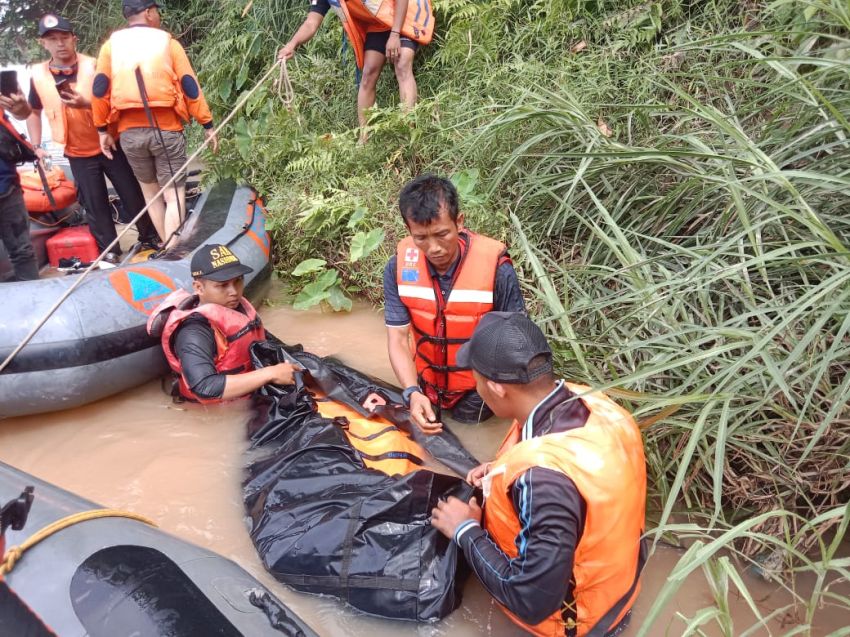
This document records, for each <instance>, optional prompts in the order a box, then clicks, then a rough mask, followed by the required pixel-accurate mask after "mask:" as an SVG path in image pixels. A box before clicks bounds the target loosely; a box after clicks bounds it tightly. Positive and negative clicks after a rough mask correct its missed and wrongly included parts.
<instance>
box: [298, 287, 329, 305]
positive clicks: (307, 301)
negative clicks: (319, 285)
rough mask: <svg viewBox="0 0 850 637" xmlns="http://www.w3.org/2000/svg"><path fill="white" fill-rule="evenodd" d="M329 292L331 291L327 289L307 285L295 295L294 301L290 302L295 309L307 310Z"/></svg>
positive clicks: (327, 295)
mask: <svg viewBox="0 0 850 637" xmlns="http://www.w3.org/2000/svg"><path fill="white" fill-rule="evenodd" d="M308 288H309V289H308ZM330 294H331V293H330V292H329V291H328V290H317V289H315V288H310V287H309V286H307V287H306V288H304V289H303V290H301V292H299V294H298V296H296V297H295V302H294V303H293V304H292V307H293V308H295V309H296V310H309V309H310V308H311V307H314V306H316V305H318V304H319V303H321V302H322V301H324V300H325V299H327V298H328V297H329V296H330Z"/></svg>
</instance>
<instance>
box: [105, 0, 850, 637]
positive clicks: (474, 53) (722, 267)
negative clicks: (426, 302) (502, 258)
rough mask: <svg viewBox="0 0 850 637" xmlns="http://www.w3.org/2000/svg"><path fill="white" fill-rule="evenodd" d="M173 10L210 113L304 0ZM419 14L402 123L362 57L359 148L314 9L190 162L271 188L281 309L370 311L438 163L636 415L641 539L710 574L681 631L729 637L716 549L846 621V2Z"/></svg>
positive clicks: (558, 332)
mask: <svg viewBox="0 0 850 637" xmlns="http://www.w3.org/2000/svg"><path fill="white" fill-rule="evenodd" d="M171 4H172V5H180V7H181V10H179V11H178V10H174V11H173V12H172V14H171V16H170V17H169V19H174V20H175V22H174V24H178V25H192V31H191V33H190V35H192V37H194V38H195V42H194V45H193V50H192V52H193V56H194V60H195V62H196V65H197V67H198V68H199V70H200V73H201V79H202V84H203V85H204V87H205V90H206V92H207V95H208V98H209V99H210V101H211V103H212V105H213V106H214V110H215V111H216V112H217V113H218V114H220V115H223V114H224V113H226V112H228V111H229V110H230V108H231V107H232V106H233V105H234V104H235V103H236V101H237V98H238V96H239V95H240V94H242V93H244V92H245V91H246V90H247V89H249V88H250V87H251V86H252V85H253V83H254V81H255V79H256V78H259V77H260V76H261V75H262V74H263V73H264V72H265V71H266V70H267V69H268V67H269V66H270V64H271V63H272V61H273V59H274V53H275V51H276V49H277V47H278V46H279V45H280V44H282V43H283V42H284V41H285V40H286V38H287V37H288V36H289V35H290V34H291V33H292V32H293V31H294V30H295V28H297V26H298V24H299V23H300V22H301V20H302V19H303V17H304V15H305V12H306V5H307V3H306V2H304V1H303V0H254V1H252V2H248V1H247V0H246V2H241V1H240V2H232V1H226V0H208V1H206V2H204V1H201V0H198V1H196V2H183V3H179V2H174V3H171ZM434 5H435V9H436V11H437V16H438V20H439V24H440V28H439V34H438V37H437V39H436V41H435V42H434V44H433V45H432V46H430V47H428V48H427V49H425V50H424V51H422V53H421V54H420V55H419V56H418V59H417V65H416V72H417V78H418V81H419V88H420V93H421V97H422V99H421V101H420V103H419V104H418V106H417V107H416V109H415V110H414V111H413V112H411V113H405V112H402V111H401V110H400V109H399V108H397V106H396V104H397V102H398V100H397V94H396V84H395V81H394V78H393V77H392V73H391V72H390V71H387V72H385V74H384V78H383V79H382V81H381V84H380V85H379V98H378V99H379V105H380V106H381V108H378V109H375V111H374V112H373V114H372V118H371V122H370V131H369V132H370V138H369V141H368V143H366V144H365V145H358V143H357V142H358V133H357V131H356V130H355V129H354V126H355V124H356V116H355V109H354V100H355V94H356V87H355V84H354V69H353V61H352V55H351V53H350V51H349V52H347V53H346V52H345V47H344V46H343V45H342V34H341V29H340V26H339V23H338V21H337V20H335V19H332V16H329V17H328V19H327V20H326V21H325V25H324V27H323V30H322V31H321V32H320V35H319V36H317V38H316V39H315V40H314V41H313V42H312V43H310V44H309V45H308V46H306V47H305V48H304V49H303V50H301V51H299V53H298V55H297V57H296V59H295V60H294V61H293V63H291V64H290V65H289V69H288V71H289V73H290V75H291V78H292V82H293V85H294V89H295V102H294V105H293V107H292V108H291V109H288V108H285V107H284V105H283V104H282V102H281V100H280V98H279V95H278V93H277V92H276V91H275V90H273V89H272V88H271V87H269V88H268V89H267V90H265V91H263V92H261V93H258V95H257V97H256V98H254V99H252V100H250V101H249V102H248V104H247V106H246V108H245V110H244V111H243V112H242V113H240V115H239V117H238V119H237V120H236V124H235V126H234V128H233V129H232V131H231V133H230V134H229V135H228V136H227V137H228V138H227V140H226V142H225V144H224V148H223V150H222V152H221V153H220V154H219V155H218V156H217V157H215V158H209V166H210V169H211V171H212V173H213V174H214V175H215V176H216V177H217V178H227V177H237V178H240V179H245V180H248V181H250V182H251V183H253V184H255V185H256V186H257V187H258V188H259V189H260V190H261V191H262V192H264V193H266V195H267V198H268V204H269V209H270V210H271V213H272V227H273V230H274V233H275V237H276V240H277V245H278V260H279V261H278V267H279V270H280V272H281V273H282V274H284V275H294V276H293V277H292V279H293V281H294V283H293V285H294V292H296V293H298V296H297V302H298V303H299V304H300V305H303V306H307V305H310V304H312V303H319V302H321V303H328V304H330V305H331V306H333V307H335V308H338V309H339V308H343V309H344V308H345V307H346V305H347V300H346V296H347V295H353V294H362V295H365V296H367V297H368V298H370V299H371V300H372V301H375V302H380V300H381V298H380V297H381V293H380V285H378V284H376V282H377V281H379V280H380V271H381V269H382V267H383V265H384V263H385V261H386V259H387V257H388V256H389V255H390V254H391V252H392V250H393V248H394V245H395V241H396V240H397V239H398V238H399V237H400V236H401V235H402V234H403V227H402V225H401V222H400V218H399V216H398V212H397V209H396V207H395V200H396V196H397V193H398V191H399V189H400V187H401V186H402V185H403V183H404V182H405V181H407V180H408V179H409V178H411V177H412V176H415V175H417V174H419V173H421V172H423V171H426V170H428V171H436V172H439V173H445V174H449V175H451V176H452V178H453V179H454V180H455V182H456V184H457V185H458V187H459V189H460V191H461V195H462V200H463V204H464V209H465V211H466V213H467V219H468V225H469V226H470V227H472V228H473V229H476V230H478V231H481V232H485V233H488V234H491V235H493V236H497V237H499V238H502V239H505V240H507V241H508V243H509V244H510V245H511V248H512V255H513V257H514V260H515V263H516V265H517V268H518V270H519V272H520V273H521V277H522V279H523V282H524V285H525V286H526V290H527V292H528V298H529V299H530V300H531V309H532V310H533V312H534V314H535V316H536V317H537V318H539V319H540V321H541V322H542V324H543V325H545V327H546V329H547V331H548V333H549V335H550V336H551V338H552V340H553V342H554V343H555V344H556V345H557V348H558V356H559V363H560V367H561V370H562V371H563V372H564V374H565V375H566V376H568V377H571V378H576V379H579V380H582V381H585V382H588V383H590V384H592V385H594V386H596V387H600V388H604V389H606V390H608V391H610V392H611V393H612V394H613V395H615V396H617V397H618V398H620V399H621V400H623V401H625V402H627V403H628V404H629V405H630V406H631V407H632V408H633V409H634V410H635V411H636V412H637V414H638V416H639V417H640V418H641V422H642V424H643V426H644V428H645V432H646V441H647V452H648V458H649V462H650V469H651V483H652V485H653V488H654V489H655V492H656V493H657V496H658V497H657V498H656V499H655V500H654V501H655V502H658V503H660V506H658V507H657V510H654V511H650V512H649V517H650V520H651V527H654V528H655V529H657V532H656V533H655V534H654V537H656V538H658V537H660V536H661V535H662V534H664V535H665V537H667V539H675V540H677V541H680V540H683V539H686V540H687V541H688V542H689V543H692V544H691V550H689V552H688V553H687V554H686V555H685V556H684V557H683V561H682V563H681V565H680V566H681V568H680V569H679V570H678V571H677V574H678V576H680V575H682V573H687V572H690V571H691V570H693V569H694V568H698V567H700V566H702V567H703V568H704V570H705V572H706V574H707V576H708V577H709V578H710V579H711V581H712V582H713V583H714V584H715V585H716V588H715V590H716V592H717V595H718V606H717V608H716V609H715V610H716V611H717V612H716V613H715V614H711V613H708V614H705V615H703V616H702V617H701V620H700V622H697V623H696V624H695V625H696V626H699V625H700V623H705V622H716V624H717V625H719V626H720V627H721V628H722V629H723V631H724V633H725V634H730V635H731V634H741V632H742V631H741V629H740V627H738V628H737V629H735V628H733V627H732V626H731V623H730V622H731V620H730V619H729V618H728V617H727V616H726V615H724V613H723V612H722V609H723V608H724V603H723V600H724V599H725V597H724V596H728V595H729V594H730V593H729V582H730V581H731V582H732V583H733V584H734V585H735V586H737V587H738V588H740V589H742V590H741V593H742V594H743V595H745V596H747V595H748V593H747V592H746V589H745V587H743V585H742V584H740V583H739V582H740V580H738V579H737V574H736V573H735V571H734V570H732V569H730V568H729V562H728V560H727V558H726V557H720V558H719V559H715V558H716V557H717V556H716V553H717V551H718V550H720V549H726V550H732V551H734V552H735V553H736V554H737V555H738V557H739V558H740V559H741V560H750V559H753V558H756V559H758V560H759V561H760V562H761V563H762V568H763V570H764V572H766V573H767V574H768V575H771V574H775V573H779V572H785V573H786V574H787V573H789V572H790V571H791V570H792V569H796V570H797V571H798V572H800V571H809V572H814V573H816V574H817V575H818V580H817V581H818V585H817V586H816V587H815V591H814V593H812V595H811V597H807V598H806V599H803V600H801V601H802V602H803V605H802V608H803V610H802V611H800V613H799V615H798V616H797V618H798V620H799V622H800V623H801V625H802V626H803V633H805V631H806V630H807V628H806V627H807V626H810V624H811V622H812V621H813V617H814V612H815V609H817V608H818V607H819V606H818V604H821V603H828V604H839V605H841V604H843V605H845V612H846V607H847V606H848V605H850V603H848V600H847V599H846V598H841V597H840V596H838V595H837V594H835V593H833V592H830V590H829V584H828V582H830V581H831V580H830V578H831V577H834V576H836V575H838V576H841V577H844V578H847V577H848V572H847V570H846V568H847V564H846V559H845V560H844V561H841V560H839V559H836V550H837V547H838V545H839V543H840V540H841V538H842V536H843V534H844V531H845V530H846V525H847V522H848V515H847V512H846V511H845V506H846V503H847V501H848V494H849V493H850V468H848V467H850V407H848V397H850V374H848V368H849V367H850V335H849V334H850V312H849V311H848V310H850V251H848V242H850V220H849V219H850V218H848V214H847V212H848V195H850V161H848V160H850V141H848V135H850V121H848V118H850V90H849V89H850V86H848V77H850V73H848V71H850V39H849V38H850V8H848V4H847V2H846V0H778V1H775V2H771V3H764V2H756V1H750V0H707V1H697V0H693V1H688V0H656V1H643V2H640V1H637V0H619V1H617V2H613V1H611V2H606V1H603V0H598V1H595V2H594V1H589V0H588V1H583V0H487V1H481V0H434ZM104 15H105V14H104ZM178 18H179V21H178V20H177V19H178ZM187 28H188V27H186V26H182V27H181V29H182V30H183V31H186V29H187ZM186 32H187V33H189V32H188V31H186ZM683 515H684V516H686V517H685V518H683V517H682V516H683ZM683 519H685V520H686V522H687V524H675V523H674V521H681V520H683ZM830 533H831V534H832V535H830ZM677 574H674V576H677ZM678 581H680V580H676V577H671V582H673V585H676V582H678ZM786 581H787V580H786ZM789 586H790V585H789ZM748 599H749V598H748ZM664 602H665V597H664V595H662V596H661V597H660V598H659V605H663V603H664ZM754 608H755V605H754ZM754 613H755V614H756V615H758V612H757V611H756V610H754ZM651 619H652V616H651V617H650V620H651ZM758 621H762V619H761V618H760V617H759V618H758ZM764 621H766V619H765V620H764ZM650 626H651V621H650V622H648V623H647V625H646V626H644V629H643V631H644V632H643V634H652V630H651V628H650ZM803 633H799V634H803Z"/></svg>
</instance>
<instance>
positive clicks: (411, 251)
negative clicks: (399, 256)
mask: <svg viewBox="0 0 850 637" xmlns="http://www.w3.org/2000/svg"><path fill="white" fill-rule="evenodd" d="M418 263H419V248H408V249H407V250H405V251H404V265H405V266H416V264H418Z"/></svg>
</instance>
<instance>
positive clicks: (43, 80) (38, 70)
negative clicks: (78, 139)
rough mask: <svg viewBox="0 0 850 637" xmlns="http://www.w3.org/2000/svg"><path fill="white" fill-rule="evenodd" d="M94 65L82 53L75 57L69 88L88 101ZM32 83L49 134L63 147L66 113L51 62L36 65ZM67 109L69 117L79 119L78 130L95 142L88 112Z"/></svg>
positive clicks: (91, 60)
mask: <svg viewBox="0 0 850 637" xmlns="http://www.w3.org/2000/svg"><path fill="white" fill-rule="evenodd" d="M96 64H97V62H96V60H95V59H94V58H92V57H89V56H88V55H83V54H82V53H78V54H77V81H76V82H74V83H73V84H72V85H71V88H73V89H74V90H75V91H76V92H77V93H79V94H80V95H82V96H83V97H84V98H86V99H87V100H88V101H89V102H91V100H92V84H93V83H94V76H95V66H96ZM32 81H33V84H34V85H35V90H36V92H37V93H38V98H39V99H40V100H41V105H42V106H43V107H44V114H45V115H46V116H47V121H48V123H49V124H50V135H51V137H52V139H53V141H54V142H56V143H57V144H60V145H62V146H64V145H66V144H67V143H68V114H67V113H66V106H65V105H64V104H63V103H62V99H61V98H60V97H59V91H58V90H57V89H56V78H55V77H54V75H53V73H51V72H50V62H43V63H42V64H36V65H35V66H34V67H33V68H32ZM70 110H71V111H73V113H72V117H75V118H79V119H80V126H79V129H80V130H85V129H87V130H89V131H90V133H91V135H92V136H93V137H94V139H95V140H97V129H96V128H95V126H94V119H93V118H92V112H91V109H90V108H74V109H70ZM38 141H41V140H38Z"/></svg>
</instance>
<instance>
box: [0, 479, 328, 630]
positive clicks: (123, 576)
mask: <svg viewBox="0 0 850 637" xmlns="http://www.w3.org/2000/svg"><path fill="white" fill-rule="evenodd" d="M28 486H34V487H35V492H34V499H33V503H32V508H31V509H30V512H29V516H28V519H27V521H26V525H25V527H24V528H23V529H22V530H20V531H14V530H11V531H7V533H6V545H7V548H8V547H13V546H17V545H20V544H22V543H23V542H24V541H25V540H26V539H27V538H29V537H31V536H32V535H33V534H35V533H36V532H37V531H39V530H41V529H43V528H44V527H46V526H47V525H49V524H52V523H53V522H56V521H57V520H60V519H62V518H65V517H67V516H69V515H71V514H75V513H79V512H84V511H91V510H95V509H100V508H101V507H100V506H98V505H97V504H95V503H93V502H90V501H88V500H85V499H83V498H80V497H79V496H76V495H74V494H73V493H69V492H68V491H64V490H62V489H60V488H59V487H56V486H53V485H51V484H49V483H47V482H44V481H42V480H39V479H38V478H35V477H33V476H31V475H29V474H27V473H24V472H23V471H19V470H17V469H15V468H14V467H11V466H9V465H7V464H4V463H0V503H5V502H7V501H10V500H13V499H15V498H17V497H18V496H19V494H20V493H21V492H22V491H23V490H24V489H25V488H26V487H28ZM5 584H6V585H7V586H8V589H10V590H11V591H13V592H14V595H15V596H16V597H17V598H18V599H19V600H21V601H22V602H23V603H25V604H26V605H27V606H28V607H29V609H30V610H31V611H32V613H33V614H34V615H36V616H37V617H39V618H40V619H41V621H42V622H43V623H44V625H46V626H47V627H48V628H49V629H50V630H51V631H53V632H54V633H55V634H56V635H62V636H63V637H64V636H68V637H71V636H82V635H89V636H91V637H115V636H116V635H168V636H169V637H190V636H195V635H205V636H206V635H210V636H212V635H216V636H220V637H240V636H249V635H250V636H251V637H253V636H255V635H256V636H257V637H265V636H268V637H272V636H273V637H281V636H282V635H288V636H303V637H313V636H315V635H316V633H314V632H313V630H312V629H311V628H310V627H309V626H308V625H307V624H305V623H304V622H303V621H302V620H301V619H300V618H298V617H297V616H296V615H295V613H293V612H292V611H291V610H289V609H288V608H286V607H285V606H284V605H283V603H282V602H281V601H280V600H278V599H277V598H276V597H274V595H273V594H272V593H271V592H270V591H269V590H268V589H266V588H265V587H264V586H263V585H262V584H261V583H260V582H259V581H257V580H256V579H254V577H252V576H251V575H249V574H248V573H247V572H246V571H245V570H243V569H242V568H241V567H240V566H238V565H237V564H235V563H234V562H232V561H230V560H228V559H225V558H223V557H221V556H220V555H217V554H216V553H213V552H212V551H208V550H206V549H203V548H201V547H198V546H195V545H193V544H189V543H188V542H184V541H183V540H180V539H177V538H176V537H173V536H171V535H169V534H167V533H164V532H162V531H159V530H158V529H156V528H155V527H152V526H149V525H147V524H145V523H144V522H140V521H137V520H132V519H128V518H122V517H106V518H100V519H92V520H88V521H84V522H78V523H77V524H74V525H72V526H68V527H66V528H64V529H62V530H60V531H57V532H56V533H54V534H52V535H50V536H48V537H47V538H46V539H43V540H42V541H41V542H39V543H38V544H35V545H34V546H32V547H31V548H29V549H28V550H27V551H26V552H25V553H24V554H23V555H22V557H21V558H20V559H19V560H18V562H17V563H16V564H15V565H14V567H13V568H12V569H11V571H10V572H9V573H8V574H7V575H6V579H5ZM2 599H3V598H0V603H2ZM0 614H1V615H2V616H3V617H7V618H8V614H7V613H3V609H2V608H0ZM3 622H4V620H2V619H0V628H2V624H3ZM0 632H3V631H0ZM3 634H11V633H3Z"/></svg>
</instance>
